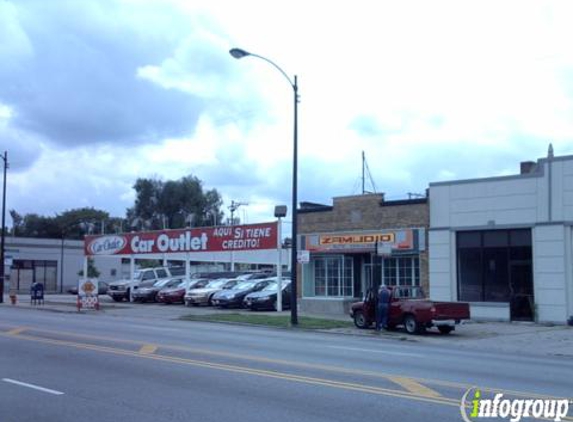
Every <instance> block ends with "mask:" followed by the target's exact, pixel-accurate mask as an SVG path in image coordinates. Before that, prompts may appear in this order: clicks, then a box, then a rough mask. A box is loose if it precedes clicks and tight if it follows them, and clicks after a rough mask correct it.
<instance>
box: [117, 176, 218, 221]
mask: <svg viewBox="0 0 573 422" xmlns="http://www.w3.org/2000/svg"><path fill="white" fill-rule="evenodd" d="M133 188H134V190H135V193H136V199H135V204H134V206H133V207H132V208H130V209H128V210H127V219H128V221H130V223H131V226H132V227H133V228H135V229H138V230H146V229H152V230H158V229H163V228H171V229H176V228H183V227H188V226H195V227H201V226H206V225H212V224H213V221H215V223H219V222H220V221H221V220H222V218H223V213H222V212H221V205H222V203H223V201H222V199H221V196H220V195H219V193H218V192H217V190H215V189H211V190H208V191H206V192H205V191H203V183H202V182H201V181H200V180H199V179H198V178H197V177H195V176H186V177H183V178H181V179H179V180H169V181H167V182H163V181H161V180H157V179H137V181H136V182H135V184H134V186H133Z"/></svg>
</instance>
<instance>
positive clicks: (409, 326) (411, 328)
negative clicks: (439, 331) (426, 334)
mask: <svg viewBox="0 0 573 422" xmlns="http://www.w3.org/2000/svg"><path fill="white" fill-rule="evenodd" d="M404 327H405V328H406V332H407V333H408V334H418V333H419V332H420V331H421V330H420V324H418V321H416V318H415V317H414V315H406V317H405V318H404Z"/></svg>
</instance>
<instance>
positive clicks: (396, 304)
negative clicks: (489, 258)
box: [350, 286, 470, 334]
mask: <svg viewBox="0 0 573 422" xmlns="http://www.w3.org/2000/svg"><path fill="white" fill-rule="evenodd" d="M388 289H389V290H390V292H391V294H390V307H389V310H388V328H389V329H395V328H396V327H397V326H398V325H403V326H404V328H405V329H406V331H407V332H408V333H409V334H418V333H422V332H423V331H425V330H426V328H431V327H437V328H438V330H439V331H440V333H442V334H449V333H450V332H452V331H453V330H454V329H455V326H456V324H459V323H460V321H462V320H465V319H470V307H469V304H467V303H463V302H433V301H431V300H429V299H427V298H426V295H425V294H424V291H423V290H422V288H421V287H417V286H395V287H388ZM376 301H377V295H376V290H375V289H369V290H368V291H367V292H366V295H365V297H364V300H363V301H362V302H357V303H354V304H352V306H351V308H350V317H351V318H352V319H353V320H354V324H355V325H356V326H357V327H358V328H368V327H370V326H371V325H372V323H374V322H375V321H376Z"/></svg>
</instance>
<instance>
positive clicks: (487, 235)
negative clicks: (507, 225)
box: [483, 230, 509, 248]
mask: <svg viewBox="0 0 573 422" xmlns="http://www.w3.org/2000/svg"><path fill="white" fill-rule="evenodd" d="M508 234H509V233H508V232H507V231H505V230H493V231H489V232H484V233H483V246H484V248H493V247H507V245H508V244H509V240H508V237H509V236H508Z"/></svg>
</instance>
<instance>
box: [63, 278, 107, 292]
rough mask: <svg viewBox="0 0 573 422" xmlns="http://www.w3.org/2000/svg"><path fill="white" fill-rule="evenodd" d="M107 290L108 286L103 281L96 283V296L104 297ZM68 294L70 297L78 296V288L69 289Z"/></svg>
mask: <svg viewBox="0 0 573 422" xmlns="http://www.w3.org/2000/svg"><path fill="white" fill-rule="evenodd" d="M108 288H109V286H108V284H107V283H106V282H105V281H98V283H97V294H98V295H105V294H107V289H108ZM67 292H68V293H70V294H72V295H77V294H78V286H73V287H70V288H69V289H68V290H67Z"/></svg>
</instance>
